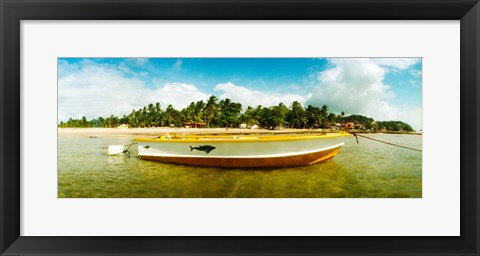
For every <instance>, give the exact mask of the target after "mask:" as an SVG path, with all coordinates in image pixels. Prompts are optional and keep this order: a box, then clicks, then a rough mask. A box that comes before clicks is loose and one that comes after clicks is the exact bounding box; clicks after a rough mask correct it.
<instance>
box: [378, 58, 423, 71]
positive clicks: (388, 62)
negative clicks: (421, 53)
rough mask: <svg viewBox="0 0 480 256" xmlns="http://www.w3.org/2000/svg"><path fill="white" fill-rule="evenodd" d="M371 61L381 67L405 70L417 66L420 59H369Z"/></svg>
mask: <svg viewBox="0 0 480 256" xmlns="http://www.w3.org/2000/svg"><path fill="white" fill-rule="evenodd" d="M371 60H372V61H373V62H375V63H377V64H378V65H381V66H386V67H393V68H397V69H407V68H409V67H411V66H412V65H415V64H417V63H418V62H419V61H420V58H371Z"/></svg>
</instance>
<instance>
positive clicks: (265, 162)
mask: <svg viewBox="0 0 480 256" xmlns="http://www.w3.org/2000/svg"><path fill="white" fill-rule="evenodd" d="M342 146H343V143H342V144H338V145H336V146H334V147H332V148H328V149H325V150H320V151H318V152H311V153H304V154H293V155H287V156H268V157H208V158H207V157H189V156H153V155H143V156H140V157H141V158H142V159H145V160H153V161H160V162H166V163H176V164H186V165H196V166H215V167H238V168H245V167H288V166H303V165H311V164H316V163H322V162H327V161H329V160H331V159H332V158H333V157H335V155H337V153H338V151H339V150H340V148H341V147H342Z"/></svg>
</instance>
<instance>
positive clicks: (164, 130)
mask: <svg viewBox="0 0 480 256" xmlns="http://www.w3.org/2000/svg"><path fill="white" fill-rule="evenodd" d="M331 132H338V131H331V130H325V129H314V130H313V129H281V130H267V129H241V128H228V129H226V128H183V127H182V128H169V127H155V128H128V129H121V128H58V134H59V135H85V136H100V135H103V136H105V135H143V136H160V135H165V134H295V133H296V134H299V133H316V134H322V133H331ZM357 133H367V134H368V133H369V132H361V131H358V132H357ZM379 133H380V134H381V133H385V134H407V135H422V133H415V132H393V131H391V132H379Z"/></svg>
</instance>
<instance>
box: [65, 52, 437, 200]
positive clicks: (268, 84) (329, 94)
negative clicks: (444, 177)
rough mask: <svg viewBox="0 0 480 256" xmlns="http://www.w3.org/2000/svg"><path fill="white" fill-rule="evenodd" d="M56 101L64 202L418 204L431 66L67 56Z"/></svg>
mask: <svg viewBox="0 0 480 256" xmlns="http://www.w3.org/2000/svg"><path fill="white" fill-rule="evenodd" d="M57 93H58V94H57V104H58V109H57V111H58V112H57V116H58V120H57V127H58V137H57V143H58V145H57V159H58V160H57V161H58V162H57V165H58V171H57V179H58V180H57V185H58V187H57V196H58V198H422V129H423V127H422V125H423V115H422V58H421V57H409V58H405V57H402V58H398V57H389V58H385V57H382V58H378V57H362V58H358V57H355V58H353V57H352V58H346V57H328V58H324V57H311V58H305V57H302V58H285V57H278V58H263V57H245V58H231V57H225V58H217V57H216V58H212V57H201V58H200V57H198V58H197V57H195V58H193V57H178V58H163V57H162V58H159V57H151V58H146V57H141V58H133V57H124V58H118V57H115V58H112V57H98V58H97V57H96V58H92V57H59V58H57ZM435 129H442V128H441V123H439V124H438V126H437V127H435Z"/></svg>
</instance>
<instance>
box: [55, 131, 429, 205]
mask: <svg viewBox="0 0 480 256" xmlns="http://www.w3.org/2000/svg"><path fill="white" fill-rule="evenodd" d="M366 136H369V137H372V138H375V139H380V140H385V141H388V142H391V143H397V144H401V145H404V146H408V147H413V148H418V149H421V148H422V136H421V135H392V134H388V135H387V134H368V135H366ZM132 139H133V137H129V136H116V137H113V136H107V137H99V138H90V137H89V136H79V135H59V138H58V197H60V198H132V197H133V198H223V197H233V198H307V197H308V198H312V197H313V198H358V197H364V198H384V197H397V198H398V197H400V198H407V197H416V198H418V197H422V153H421V152H418V151H412V150H407V149H403V148H398V147H393V146H390V145H386V144H382V143H378V142H374V141H371V140H367V139H364V138H359V140H360V143H359V144H357V143H356V141H355V139H354V138H353V137H349V138H346V141H345V146H344V147H342V149H341V150H340V153H339V154H338V155H337V156H336V157H335V158H334V159H333V160H332V161H331V162H328V163H321V164H316V165H311V166H304V167H294V168H269V169H225V168H211V167H209V168H206V167H194V166H184V165H175V164H164V163H159V162H151V161H146V160H141V159H139V158H138V157H137V155H136V153H137V152H136V150H135V149H134V147H132V149H133V150H131V152H132V157H131V158H124V157H123V156H108V155H107V154H106V153H107V147H108V145H113V144H115V145H121V144H129V143H130V142H131V141H132Z"/></svg>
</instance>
